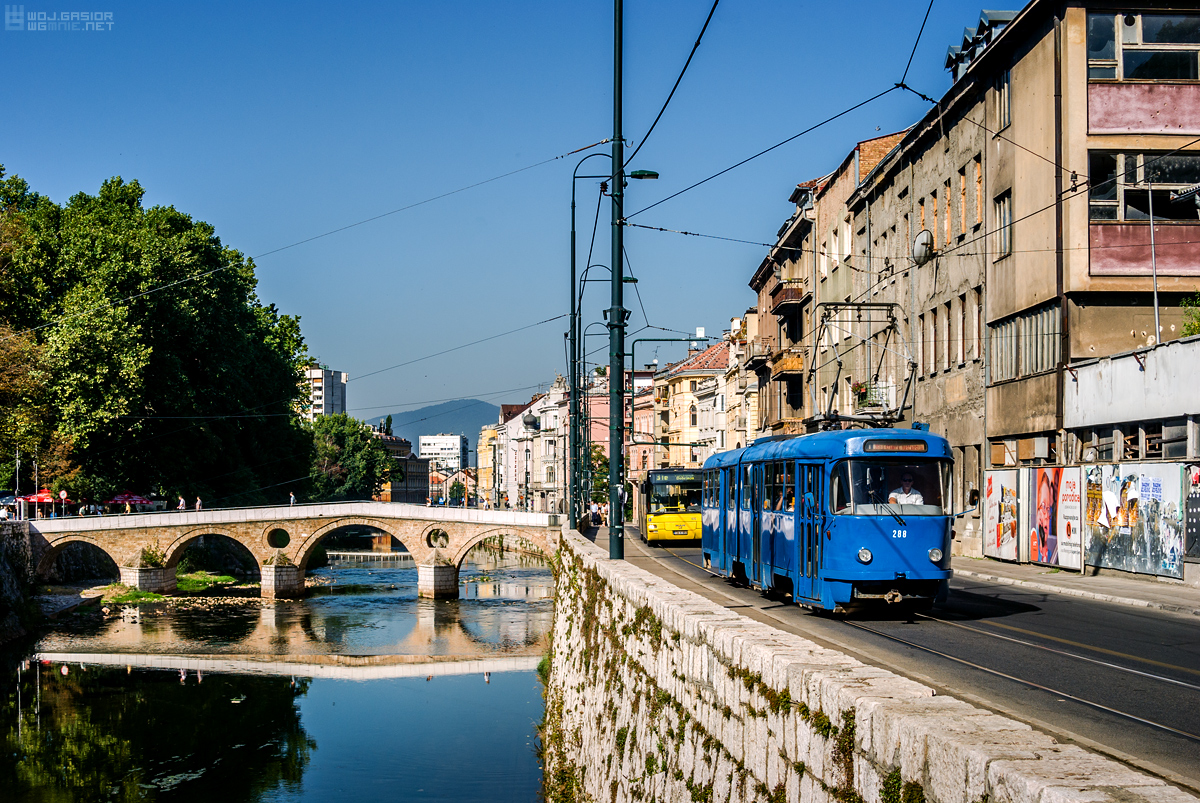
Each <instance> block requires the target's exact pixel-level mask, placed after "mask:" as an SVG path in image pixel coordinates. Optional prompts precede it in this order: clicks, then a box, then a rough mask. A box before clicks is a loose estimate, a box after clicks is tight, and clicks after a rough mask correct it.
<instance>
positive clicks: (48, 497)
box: [21, 488, 71, 505]
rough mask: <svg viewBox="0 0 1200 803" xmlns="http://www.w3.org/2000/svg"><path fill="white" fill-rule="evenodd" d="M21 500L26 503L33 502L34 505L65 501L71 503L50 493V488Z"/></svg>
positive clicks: (23, 497)
mask: <svg viewBox="0 0 1200 803" xmlns="http://www.w3.org/2000/svg"><path fill="white" fill-rule="evenodd" d="M21 498H22V499H24V500H25V501H26V502H33V503H36V504H39V505H43V504H49V503H51V502H64V501H65V502H70V501H71V500H70V499H59V498H58V497H57V496H55V495H54V494H52V493H50V489H49V488H43V489H42V490H40V491H38V492H37V493H35V494H30V495H29V496H22V497H21Z"/></svg>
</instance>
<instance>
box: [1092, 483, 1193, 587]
mask: <svg viewBox="0 0 1200 803" xmlns="http://www.w3.org/2000/svg"><path fill="white" fill-rule="evenodd" d="M1085 473H1086V477H1087V514H1086V522H1085V525H1086V526H1085V529H1086V534H1087V545H1086V555H1087V564H1088V565H1089V566H1099V567H1103V568H1108V569H1120V570H1122V571H1127V572H1139V573H1141V574H1156V575H1162V576H1164V577H1175V578H1182V577H1183V482H1182V480H1183V471H1182V467H1181V466H1180V465H1179V464H1178V463H1144V464H1137V463H1132V464H1130V463H1126V464H1121V465H1112V466H1089V467H1088V468H1087V469H1085Z"/></svg>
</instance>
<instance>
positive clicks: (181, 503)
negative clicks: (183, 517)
mask: <svg viewBox="0 0 1200 803" xmlns="http://www.w3.org/2000/svg"><path fill="white" fill-rule="evenodd" d="M175 509H176V510H187V502H186V501H185V500H184V498H183V494H180V495H179V504H178V505H176V506H175Z"/></svg>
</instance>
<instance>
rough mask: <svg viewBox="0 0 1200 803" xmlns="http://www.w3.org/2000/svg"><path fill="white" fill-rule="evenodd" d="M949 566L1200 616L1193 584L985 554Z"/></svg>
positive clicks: (959, 572) (965, 573) (973, 574)
mask: <svg viewBox="0 0 1200 803" xmlns="http://www.w3.org/2000/svg"><path fill="white" fill-rule="evenodd" d="M951 566H953V568H954V576H955V577H970V578H974V579H976V580H987V581H989V582H993V583H1001V584H1003V585H1012V586H1019V587H1021V588H1032V589H1036V590H1038V591H1051V592H1055V593H1059V594H1069V595H1071V596H1074V597H1084V598H1086V599H1094V600H1100V601H1101V602H1111V603H1116V604H1118V605H1136V606H1137V607H1140V608H1155V609H1158V610H1163V611H1173V612H1175V613H1188V614H1193V615H1195V616H1200V588H1196V587H1194V586H1185V585H1179V584H1176V583H1164V582H1158V581H1155V580H1152V579H1146V580H1134V579H1130V578H1126V577H1119V576H1111V575H1098V576H1095V577H1091V576H1088V575H1080V574H1079V573H1078V572H1074V571H1071V570H1069V569H1063V570H1061V571H1057V572H1056V571H1055V570H1054V569H1051V568H1049V567H1047V566H1034V565H1031V564H1028V563H1022V564H1017V563H1004V562H1002V561H998V560H991V559H989V558H967V557H962V556H958V557H955V558H953V559H952V560H951Z"/></svg>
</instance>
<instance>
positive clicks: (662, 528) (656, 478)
mask: <svg viewBox="0 0 1200 803" xmlns="http://www.w3.org/2000/svg"><path fill="white" fill-rule="evenodd" d="M700 492H701V487H700V472H699V471H687V470H685V469H681V468H657V469H652V470H650V471H649V472H648V473H647V474H646V480H645V482H643V483H642V487H641V497H642V498H641V505H639V506H638V529H639V530H641V533H642V540H643V541H645V542H646V543H648V544H654V543H658V542H662V541H695V542H697V543H699V541H700Z"/></svg>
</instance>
